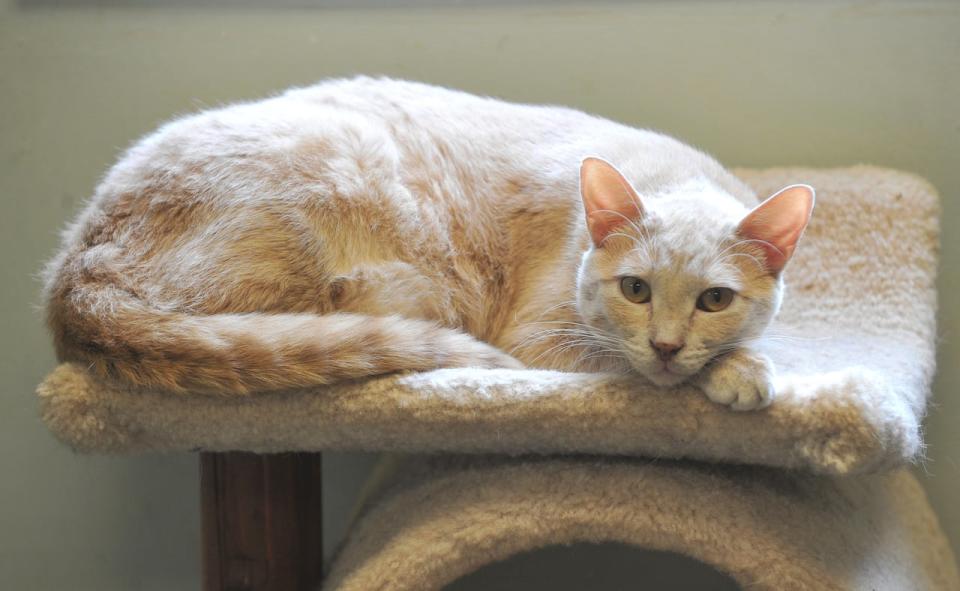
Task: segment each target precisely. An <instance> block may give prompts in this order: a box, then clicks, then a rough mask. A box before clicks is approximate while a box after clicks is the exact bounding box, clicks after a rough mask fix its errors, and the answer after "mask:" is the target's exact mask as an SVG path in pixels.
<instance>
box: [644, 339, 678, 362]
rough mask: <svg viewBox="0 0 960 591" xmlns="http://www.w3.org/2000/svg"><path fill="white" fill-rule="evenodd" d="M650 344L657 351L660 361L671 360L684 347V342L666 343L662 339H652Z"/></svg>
mask: <svg viewBox="0 0 960 591" xmlns="http://www.w3.org/2000/svg"><path fill="white" fill-rule="evenodd" d="M650 346H651V347H653V350H654V351H656V353H657V357H659V358H660V361H670V360H671V359H673V358H674V357H676V355H677V353H679V352H680V349H683V343H665V342H662V341H656V342H654V341H650Z"/></svg>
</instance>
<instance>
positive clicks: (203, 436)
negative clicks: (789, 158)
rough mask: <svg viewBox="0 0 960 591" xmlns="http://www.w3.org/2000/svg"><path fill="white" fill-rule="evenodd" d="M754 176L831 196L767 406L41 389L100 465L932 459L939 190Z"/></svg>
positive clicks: (779, 339)
mask: <svg viewBox="0 0 960 591" xmlns="http://www.w3.org/2000/svg"><path fill="white" fill-rule="evenodd" d="M739 174H740V175H741V176H742V177H743V178H744V179H745V180H746V181H747V182H749V183H750V184H752V185H753V186H754V187H755V188H756V189H757V192H758V193H759V194H769V193H772V192H773V191H774V190H776V189H777V188H779V187H780V186H783V185H786V184H789V183H792V182H800V181H802V182H807V183H810V184H812V185H813V186H815V187H816V188H817V209H816V211H815V213H814V217H813V221H812V222H811V224H810V227H809V229H808V232H807V235H806V236H805V238H804V240H803V242H802V243H801V246H800V248H799V250H798V254H797V255H796V257H795V259H794V261H793V262H792V263H791V265H790V267H789V268H788V276H787V281H788V292H787V296H786V299H785V302H784V307H783V310H782V312H781V313H780V316H779V318H778V320H777V321H776V323H775V324H774V326H773V327H772V328H771V330H770V334H771V338H770V339H769V342H767V343H766V344H765V345H764V346H765V347H766V348H767V349H768V351H769V353H770V355H771V357H772V358H773V360H774V364H775V365H776V367H777V370H778V373H779V377H778V380H777V388H778V391H779V394H778V398H777V400H776V402H774V404H773V406H772V407H770V408H768V409H766V410H763V411H759V412H747V413H736V412H732V411H730V410H728V409H726V408H723V407H720V406H717V405H715V404H712V403H711V402H709V401H707V400H706V399H705V397H704V396H703V394H702V393H701V392H699V391H698V390H696V389H694V388H692V387H680V388H677V389H671V390H665V389H658V388H656V387H652V386H650V385H648V384H646V383H644V382H643V381H642V380H639V379H626V378H618V377H613V376H606V375H599V374H593V375H590V374H565V373H559V372H545V371H507V370H502V371H501V370H483V371H481V370H472V369H460V370H442V371H434V372H428V373H422V374H410V375H392V376H384V377H378V378H374V379H370V380H365V381H357V382H352V383H345V384H340V385H335V386H330V387H322V388H313V389H309V390H305V391H297V392H284V393H267V394H261V395H255V396H250V397H247V398H234V399H229V398H220V397H206V396H199V395H196V396H176V395H172V394H169V393H164V392H130V391H127V390H125V389H123V388H122V387H121V386H119V385H116V384H108V383H104V382H101V381H98V380H97V379H95V378H94V377H92V376H91V375H90V374H89V373H87V372H86V371H85V370H84V368H83V367H80V366H77V365H70V364H65V365H62V366H60V367H59V368H57V369H56V370H55V371H54V372H53V373H52V374H51V375H50V376H49V377H48V378H47V379H46V381H44V382H43V384H41V385H40V387H39V390H38V391H39V395H40V400H41V404H42V416H43V419H44V421H45V422H46V424H47V425H48V426H49V428H50V429H51V430H52V431H53V433H54V434H55V435H56V436H57V437H59V438H60V439H61V440H62V441H64V442H65V443H67V444H69V445H71V446H73V447H74V448H76V449H78V450H81V451H87V452H124V453H127V452H141V451H148V450H250V451H259V452H269V451H286V450H325V449H365V450H394V451H397V450H401V451H459V452H504V453H511V454H517V453H524V452H536V453H556V452H587V453H603V454H624V455H643V456H648V457H658V458H659V457H670V458H697V459H704V460H716V461H729V462H736V463H753V464H765V465H771V466H789V467H805V468H809V469H812V470H814V471H819V472H828V473H849V472H857V471H866V470H874V469H877V468H881V467H887V466H893V465H897V464H899V463H902V462H904V461H908V460H911V459H914V458H916V457H917V455H918V454H919V453H921V451H922V440H921V436H920V421H921V419H922V417H923V414H924V412H925V408H926V403H927V398H928V396H929V386H930V380H931V377H932V374H933V370H934V344H933V342H934V335H935V317H934V316H935V308H936V294H935V289H934V277H935V272H936V262H937V261H936V252H937V240H938V235H937V232H938V222H937V218H938V201H937V196H936V193H935V191H934V190H933V189H932V188H931V187H930V185H929V184H927V183H926V182H925V181H923V180H922V179H919V178H917V177H915V176H912V175H909V174H905V173H900V172H895V171H890V170H884V169H878V168H871V167H854V168H846V169H836V170H807V169H789V168H784V169H772V170H762V171H747V170H743V171H739Z"/></svg>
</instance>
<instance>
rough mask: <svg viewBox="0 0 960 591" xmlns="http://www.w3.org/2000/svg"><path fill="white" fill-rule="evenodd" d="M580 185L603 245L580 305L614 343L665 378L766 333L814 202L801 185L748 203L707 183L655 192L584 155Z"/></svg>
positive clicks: (592, 261)
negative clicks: (648, 194)
mask: <svg viewBox="0 0 960 591" xmlns="http://www.w3.org/2000/svg"><path fill="white" fill-rule="evenodd" d="M580 192H581V196H582V198H583V203H584V210H585V213H586V221H587V229H588V231H589V234H590V239H591V242H592V244H591V248H589V249H588V250H587V251H586V252H585V253H584V255H583V260H582V261H581V264H580V269H579V272H578V276H577V306H578V310H579V312H580V314H581V316H582V317H583V320H584V322H585V323H587V324H588V325H589V326H590V327H591V331H592V332H594V333H595V335H596V337H597V341H598V342H601V343H603V346H604V348H606V349H612V350H615V351H616V352H617V353H618V354H622V355H623V356H624V357H625V358H626V359H627V360H628V362H629V364H630V365H631V366H632V367H633V368H634V369H635V370H636V371H638V372H640V373H641V374H642V375H644V376H645V377H647V378H648V379H649V380H650V381H652V382H654V383H656V384H659V385H664V386H668V385H674V384H677V383H680V382H682V381H684V380H685V379H687V378H689V377H690V376H692V375H694V374H696V373H697V372H698V371H699V370H700V369H701V368H702V367H703V366H704V365H705V364H706V363H707V362H708V361H710V360H711V359H713V358H714V357H716V356H718V355H720V354H723V353H725V352H728V351H730V350H732V349H735V348H737V347H738V346H740V345H741V344H743V342H744V341H745V340H747V339H751V338H754V337H756V336H758V335H759V334H760V333H761V332H762V331H763V329H764V328H765V327H766V326H767V324H768V323H769V322H770V320H771V319H772V318H773V316H774V315H775V314H776V312H777V310H778V309H779V307H780V301H781V297H782V293H783V281H782V278H781V277H782V271H783V268H784V266H785V265H786V264H787V262H788V261H789V260H790V257H791V256H792V255H793V252H794V250H795V248H796V246H797V242H798V241H799V240H800V236H801V235H802V234H803V231H804V229H805V228H806V225H807V222H808V221H809V219H810V214H811V213H812V211H813V204H814V193H813V189H812V188H810V187H808V186H806V185H792V186H790V187H787V188H785V189H783V190H781V191H780V192H778V193H776V194H775V195H773V196H772V197H770V198H769V199H767V200H766V201H764V202H763V203H761V204H760V205H758V206H757V207H756V208H754V209H753V210H752V211H748V210H747V208H746V207H744V206H742V205H740V204H739V202H737V201H736V200H735V199H734V198H733V197H731V196H730V195H727V194H725V193H723V192H722V191H721V190H720V189H718V188H717V187H715V186H713V185H712V184H710V183H707V182H703V183H691V184H688V185H684V186H681V187H676V188H674V189H672V190H671V193H670V194H667V195H658V196H656V198H648V199H646V200H644V198H643V197H641V196H640V195H638V194H637V192H636V191H635V190H634V188H633V187H632V186H631V185H630V183H629V182H628V181H627V180H626V179H625V178H624V177H623V176H622V175H621V174H620V173H619V172H618V171H617V169H616V168H614V167H613V165H611V164H609V163H607V162H605V161H603V160H601V159H598V158H587V159H586V160H584V161H583V164H582V166H581V170H580Z"/></svg>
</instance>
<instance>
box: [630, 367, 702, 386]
mask: <svg viewBox="0 0 960 591" xmlns="http://www.w3.org/2000/svg"><path fill="white" fill-rule="evenodd" d="M641 373H642V374H643V377H645V378H647V380H649V381H650V382H652V383H653V384H654V385H655V386H661V387H664V388H668V387H670V386H678V385H680V384H682V383H683V382H685V381H687V378H689V377H690V376H687V375H683V374H679V373H676V372H673V371H670V370H667V369H661V368H657V369H655V370H652V371H644V372H641Z"/></svg>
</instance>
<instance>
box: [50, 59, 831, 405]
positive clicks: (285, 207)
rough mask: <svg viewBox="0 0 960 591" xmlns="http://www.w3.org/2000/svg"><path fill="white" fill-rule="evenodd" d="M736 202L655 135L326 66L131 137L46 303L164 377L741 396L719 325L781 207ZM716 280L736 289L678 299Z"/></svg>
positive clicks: (739, 198) (762, 371)
mask: <svg viewBox="0 0 960 591" xmlns="http://www.w3.org/2000/svg"><path fill="white" fill-rule="evenodd" d="M588 156H600V157H602V158H604V159H605V160H606V161H609V162H612V163H615V164H616V166H617V167H618V168H619V170H620V171H622V173H623V176H624V177H625V178H626V179H629V185H628V184H625V182H623V181H622V180H620V179H621V177H620V176H619V174H618V173H617V172H616V170H615V169H614V168H613V167H612V166H611V165H610V164H607V163H606V162H605V161H602V160H599V159H595V158H594V159H588V160H586V161H584V158H585V157H588ZM581 163H583V167H582V170H581ZM578 171H579V174H578ZM581 177H582V178H581ZM581 185H583V196H582V197H581V190H580V189H581ZM630 185H632V187H631V186H630ZM634 189H635V191H636V193H634ZM795 192H796V191H795ZM781 201H783V200H781ZM755 203H756V200H755V198H754V196H753V194H752V193H751V191H750V190H749V189H748V188H747V187H746V186H745V185H743V184H742V183H741V182H740V181H738V180H737V179H736V178H734V177H733V176H732V175H731V174H730V173H728V172H727V171H726V170H724V168H722V167H721V166H720V165H719V164H718V163H717V162H715V161H714V160H713V159H711V158H709V157H708V156H706V155H704V154H702V153H700V152H698V151H696V150H694V149H692V148H690V147H688V146H685V145H683V144H681V143H680V142H677V141H675V140H673V139H671V138H668V137H666V136H663V135H660V134H657V133H653V132H649V131H642V130H637V129H632V128H629V127H626V126H623V125H619V124H617V123H613V122H611V121H608V120H604V119H600V118H597V117H592V116H589V115H586V114H584V113H581V112H578V111H574V110H569V109H564V108H556V107H542V106H525V105H515V104H509V103H505V102H502V101H498V100H494V99H489V98H480V97H476V96H472V95H468V94H465V93H460V92H455V91H450V90H446V89H441V88H436V87H431V86H427V85H423V84H417V83H410V82H402V81H394V80H385V79H376V80H375V79H369V78H357V79H352V80H334V81H327V82H324V83H321V84H318V85H316V86H312V87H309V88H303V89H294V90H291V91H288V92H286V93H285V94H283V95H281V96H278V97H276V98H271V99H269V100H264V101H260V102H254V103H247V104H237V105H234V106H230V107H227V108H224V109H219V110H213V111H208V112H204V113H200V114H198V115H194V116H190V117H185V118H182V119H179V120H176V121H174V122H172V123H169V124H167V125H165V126H163V127H162V128H161V129H160V130H159V131H157V132H156V133H154V134H152V135H150V136H148V137H146V138H145V139H143V140H142V141H140V142H139V143H137V144H136V145H135V146H133V147H132V148H131V149H130V150H129V151H128V152H127V153H126V154H125V155H124V156H123V158H122V159H121V160H120V162H119V163H117V164H116V165H115V166H114V167H113V169H112V170H111V171H110V172H109V173H108V174H107V176H106V178H105V179H104V180H103V182H102V183H101V184H100V186H99V187H98V189H97V191H96V193H95V195H94V197H93V199H92V201H91V203H90V204H89V205H88V206H87V208H86V209H85V210H84V211H83V213H82V214H81V215H80V217H79V219H78V221H77V222H76V223H74V224H73V225H72V226H71V227H70V228H69V229H68V231H67V232H66V234H65V239H64V246H63V248H62V250H61V252H60V253H59V254H58V255H57V256H56V258H55V259H54V260H53V261H52V262H51V263H50V265H49V266H48V269H47V275H46V280H47V282H46V297H47V304H48V320H49V325H50V327H51V328H52V330H53V333H54V338H55V345H56V349H57V353H58V355H59V356H60V358H61V359H63V360H72V361H77V362H81V363H83V364H86V365H88V366H89V367H90V368H91V369H92V370H93V371H95V372H96V373H97V374H99V375H101V376H104V377H107V378H112V379H118V380H121V381H123V382H125V383H128V384H130V385H133V386H137V387H149V388H160V389H165V390H169V391H173V392H187V391H197V392H210V393H223V394H245V393H249V392H253V391H262V390H276V389H283V388H291V387H301V386H310V385H317V384H325V383H330V382H334V381H337V380H343V379H350V378H359V377H363V376H369V375H373V374H379V373H384V372H392V371H400V370H428V369H432V368H438V367H450V366H480V367H496V366H503V367H520V366H521V364H523V365H526V366H530V367H547V368H557V369H564V370H590V371H602V370H626V369H635V370H637V371H639V373H641V374H643V375H645V376H646V377H647V378H649V379H650V380H652V381H654V382H655V383H658V384H662V385H670V384H674V383H678V382H680V381H682V380H684V379H686V378H689V377H691V376H696V379H697V381H698V383H699V384H700V385H701V386H702V387H703V388H704V390H705V392H707V394H708V395H709V396H710V397H711V398H712V399H714V400H717V401H719V402H723V403H726V404H731V405H732V406H733V407H734V408H738V409H747V408H755V407H758V406H762V405H764V404H765V403H767V402H768V401H769V400H770V398H771V396H772V394H773V392H772V386H771V376H772V374H771V371H772V369H771V368H770V366H769V363H768V362H767V361H766V360H765V359H764V358H763V357H762V356H759V355H757V354H755V353H751V352H750V351H749V349H747V348H745V347H741V346H740V345H741V344H742V343H744V342H745V341H746V340H748V339H750V338H752V337H755V336H757V335H759V334H760V333H761V332H762V330H763V329H764V327H765V326H766V324H767V323H768V322H769V320H770V318H771V317H772V316H773V314H775V312H776V310H777V307H778V306H779V301H780V294H781V291H782V281H781V279H780V276H781V273H780V270H781V269H782V266H783V264H784V263H785V262H786V259H787V258H789V254H790V252H791V251H792V247H793V245H795V243H796V239H798V238H799V232H802V229H803V227H802V225H800V226H799V230H798V229H797V225H798V222H792V225H790V227H789V228H788V230H789V231H790V232H793V233H792V234H790V236H789V238H790V239H791V240H792V243H791V244H787V243H786V242H783V240H782V235H783V234H784V232H780V235H779V238H778V237H777V236H774V238H773V239H768V238H769V236H765V235H763V228H764V227H766V226H769V225H770V224H769V223H768V220H767V219H763V220H759V217H758V216H754V218H753V219H754V220H755V221H756V220H759V221H760V222H762V223H754V224H753V226H752V227H753V228H754V229H756V228H760V231H758V232H753V233H751V232H746V231H745V229H749V228H748V225H747V224H745V223H744V224H741V225H740V226H739V227H738V224H739V223H740V222H741V220H742V219H743V218H744V217H745V216H746V214H747V213H748V211H749V209H748V207H747V206H748V205H754V204H755ZM585 204H586V205H585ZM810 206H811V207H812V194H811V196H810ZM585 207H586V213H587V214H588V216H587V218H586V219H587V221H589V222H590V229H589V231H588V224H587V223H585V217H584V213H585ZM768 209H769V208H768ZM793 209H796V208H793ZM771 211H772V212H773V214H776V213H777V212H776V210H775V209H771ZM760 213H763V212H760ZM765 215H766V217H767V218H769V217H770V215H769V214H765ZM806 216H807V217H809V210H807V211H806ZM773 217H774V219H775V221H776V215H774V216H773ZM781 217H782V216H781ZM793 217H797V216H796V215H794V216H793ZM805 223H806V219H804V220H803V224H805ZM774 225H775V226H776V224H774ZM781 225H782V224H781ZM788 233H789V232H788ZM777 239H781V242H783V243H782V244H781V243H778V242H777ZM773 247H776V248H773ZM623 275H631V276H640V277H644V278H646V279H647V281H649V282H650V284H651V286H652V289H653V295H652V300H651V301H650V302H648V303H641V304H636V303H633V302H630V301H627V300H626V299H625V298H624V296H623V294H621V293H620V288H619V280H618V279H617V277H619V276H623ZM718 284H722V285H723V286H727V287H732V288H734V289H735V290H736V291H737V292H738V293H739V294H740V295H739V296H738V297H737V298H736V300H735V302H734V303H733V304H732V305H731V306H730V308H729V309H727V310H725V311H723V312H716V313H704V312H702V311H700V310H697V309H696V308H695V306H694V303H695V302H696V298H697V295H698V294H699V293H700V292H702V291H703V290H704V289H706V288H708V287H713V286H716V285H718ZM666 341H670V342H673V343H674V345H680V344H682V345H683V348H682V349H680V351H679V352H678V353H676V355H675V356H674V357H672V358H671V360H670V361H669V363H670V364H671V368H670V369H671V371H668V372H665V371H664V367H663V362H662V361H658V360H657V355H656V351H655V350H654V348H653V344H654V343H657V342H666ZM505 352H510V353H511V354H512V356H511V355H508V354H507V353H505Z"/></svg>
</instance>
